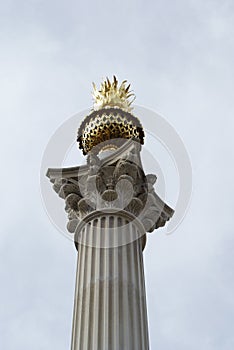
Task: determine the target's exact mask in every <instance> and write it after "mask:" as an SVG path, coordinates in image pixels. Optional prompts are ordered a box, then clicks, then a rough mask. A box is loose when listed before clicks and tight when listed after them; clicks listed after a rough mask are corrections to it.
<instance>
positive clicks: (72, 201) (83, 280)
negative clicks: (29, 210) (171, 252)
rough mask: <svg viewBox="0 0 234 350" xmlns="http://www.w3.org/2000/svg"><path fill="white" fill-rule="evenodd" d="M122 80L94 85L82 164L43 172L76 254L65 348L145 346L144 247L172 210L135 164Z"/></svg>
mask: <svg viewBox="0 0 234 350" xmlns="http://www.w3.org/2000/svg"><path fill="white" fill-rule="evenodd" d="M133 99H134V95H133V94H132V93H131V91H130V85H128V86H127V84H126V81H123V82H122V84H120V85H119V83H118V81H117V79H116V77H114V78H113V81H112V82H111V81H110V80H109V79H106V80H105V81H104V82H103V83H102V84H101V87H100V89H97V88H96V86H95V85H94V106H93V109H92V110H91V112H90V113H89V115H87V116H86V117H85V118H84V120H83V122H82V123H81V125H80V127H79V130H78V138H77V141H78V144H79V148H80V149H81V150H82V151H83V154H84V155H87V161H86V164H85V165H81V166H77V167H72V168H63V169H48V172H47V176H48V177H49V179H50V181H51V182H52V184H53V189H54V190H55V191H56V192H57V194H58V195H59V197H61V198H62V199H63V200H64V201H65V210H66V212H67V215H68V224H67V229H68V231H69V232H70V233H71V234H72V235H73V237H74V243H75V246H76V249H77V252H78V260H77V276H76V288H75V298H74V315H73V329H72V342H71V350H147V349H149V337H148V323H147V310H146V293H145V281H144V266H143V254H142V252H143V250H144V247H145V244H146V235H147V232H153V231H154V230H155V229H157V228H158V227H161V226H164V225H165V223H166V222H167V221H168V220H169V219H170V218H171V217H172V215H173V210H172V209H171V208H170V207H169V206H168V205H166V204H165V203H164V202H163V201H162V200H161V199H160V198H159V196H158V195H157V194H156V192H155V190H154V184H155V182H156V176H155V175H153V174H148V175H146V174H145V173H144V170H143V168H142V163H141V157H140V153H141V147H142V145H143V144H144V136H145V135H144V130H143V127H142V125H141V122H140V120H139V119H138V118H137V117H136V116H134V114H133V112H132V110H133V108H132V102H133Z"/></svg>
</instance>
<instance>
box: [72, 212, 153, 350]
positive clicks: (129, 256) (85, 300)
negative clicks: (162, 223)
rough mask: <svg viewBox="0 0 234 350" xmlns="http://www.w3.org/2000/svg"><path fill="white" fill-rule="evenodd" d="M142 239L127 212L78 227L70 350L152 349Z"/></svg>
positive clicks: (138, 226)
mask: <svg viewBox="0 0 234 350" xmlns="http://www.w3.org/2000/svg"><path fill="white" fill-rule="evenodd" d="M142 234H144V228H143V226H142V225H141V223H140V222H139V221H136V220H134V217H133V216H132V215H130V214H129V213H127V212H124V211H123V212H121V213H117V214H116V213H114V212H113V213H108V212H107V213H105V212H103V214H102V215H101V216H100V214H98V215H91V216H90V218H86V223H85V224H82V225H80V226H78V227H77V232H76V235H77V237H78V236H79V238H78V240H79V242H78V263H77V278H76V293H75V303H74V320H73V335H72V347H71V349H72V350H81V349H82V350H98V349H103V350H110V349H111V350H119V349H126V350H128V349H134V350H147V349H149V341H148V324H147V312H146V295H145V284H144V283H145V282H144V267H143V257H142V248H143V244H144V236H142Z"/></svg>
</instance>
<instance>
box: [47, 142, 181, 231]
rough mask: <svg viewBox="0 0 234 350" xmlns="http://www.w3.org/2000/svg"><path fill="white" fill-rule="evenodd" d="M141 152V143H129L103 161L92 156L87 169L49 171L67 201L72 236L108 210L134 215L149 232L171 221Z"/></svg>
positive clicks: (53, 181) (88, 159)
mask: <svg viewBox="0 0 234 350" xmlns="http://www.w3.org/2000/svg"><path fill="white" fill-rule="evenodd" d="M140 148H141V145H140V144H139V143H138V142H135V141H133V140H128V141H126V142H125V143H124V144H123V146H121V147H120V148H119V149H117V150H116V151H115V152H114V153H112V154H111V155H110V156H108V157H106V158H104V159H99V157H98V156H97V155H96V154H92V153H90V154H89V155H88V157H87V165H83V166H80V167H74V168H64V169H49V170H48V172H47V176H48V177H49V179H50V181H51V182H52V183H53V188H54V190H55V191H56V192H57V193H58V195H59V196H60V197H61V198H62V199H64V200H65V210H66V212H67V214H68V220H69V222H68V225H67V228H68V231H69V232H71V233H73V232H75V230H76V227H77V225H78V224H79V222H80V221H81V220H83V219H84V218H85V216H86V215H88V214H89V213H91V212H93V211H95V210H99V211H101V210H102V209H106V208H114V209H117V210H118V209H119V210H125V211H127V212H129V213H131V214H134V216H136V217H137V218H138V219H139V220H140V221H141V222H142V224H143V225H144V228H145V230H146V231H147V232H152V231H154V229H156V228H158V227H161V226H164V225H165V223H166V221H168V220H169V219H170V218H171V216H172V215H173V212H174V211H173V209H171V208H170V207H169V206H167V205H166V204H165V203H164V202H163V201H162V200H161V199H160V198H159V197H158V195H157V194H156V193H155V191H154V187H153V185H154V184H155V182H156V179H157V177H156V175H153V174H148V175H145V174H144V171H143V170H142V166H141V160H140Z"/></svg>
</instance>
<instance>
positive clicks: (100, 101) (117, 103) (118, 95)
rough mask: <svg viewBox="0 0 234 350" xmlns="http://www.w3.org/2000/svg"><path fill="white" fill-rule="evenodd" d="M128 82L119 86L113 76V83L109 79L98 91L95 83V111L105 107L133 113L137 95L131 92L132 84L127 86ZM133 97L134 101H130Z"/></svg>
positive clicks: (125, 81)
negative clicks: (132, 105) (133, 103)
mask: <svg viewBox="0 0 234 350" xmlns="http://www.w3.org/2000/svg"><path fill="white" fill-rule="evenodd" d="M126 84H127V80H124V81H123V82H122V83H121V84H120V86H118V80H117V79H116V77H115V76H113V81H112V82H110V80H109V79H108V78H106V80H104V81H103V82H102V83H101V86H100V89H97V87H96V85H95V84H94V83H93V98H94V106H93V109H94V110H99V109H101V108H103V107H107V106H108V107H119V108H121V109H123V110H125V111H127V112H131V110H132V107H131V104H132V102H133V101H134V100H135V95H134V94H133V93H132V91H130V84H129V85H127V86H126ZM131 97H132V99H130V98H131Z"/></svg>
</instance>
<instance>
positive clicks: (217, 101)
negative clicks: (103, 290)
mask: <svg viewBox="0 0 234 350" xmlns="http://www.w3.org/2000/svg"><path fill="white" fill-rule="evenodd" d="M0 14H1V18H0V43H1V52H0V62H1V66H0V69H1V73H0V74H1V78H0V84H1V91H0V93H1V103H0V110H1V142H2V145H1V148H0V152H1V165H2V166H1V183H0V186H1V204H0V205H1V208H0V210H1V227H0V230H1V234H0V259H1V262H0V283H1V287H0V297H1V299H0V300H1V311H0V348H1V349H3V350H32V349H33V350H51V349H56V350H67V349H69V347H70V340H71V323H72V310H73V296H74V285H75V267H76V251H75V249H74V246H73V244H72V242H71V241H70V240H68V239H66V238H65V237H64V236H63V235H61V234H60V233H59V232H58V231H57V230H56V228H55V227H54V225H53V224H52V223H51V221H50V220H49V218H48V216H47V215H46V213H45V211H44V207H43V203H42V201H41V196H40V185H39V173H40V166H41V159H42V156H43V152H44V150H45V147H46V145H47V143H48V141H49V139H50V138H51V136H52V134H53V133H54V131H55V130H56V129H57V128H58V126H59V125H61V124H62V123H63V122H64V121H65V120H66V119H67V118H69V117H71V116H72V115H74V114H75V113H77V112H79V111H81V110H84V109H87V108H89V107H90V106H91V104H92V99H91V94H90V92H91V82H92V81H95V82H96V83H97V84H98V83H99V82H100V81H101V79H102V77H105V76H106V75H109V76H111V75H113V74H116V75H117V76H118V78H119V79H120V80H122V79H128V81H129V82H131V83H132V88H133V89H134V91H135V93H136V96H137V99H136V103H137V104H139V105H143V106H145V107H149V108H151V109H153V110H155V111H157V112H159V113H161V114H162V115H163V116H164V117H165V118H166V119H167V120H168V122H169V123H171V124H172V125H173V126H174V128H175V130H176V131H177V132H178V133H179V135H180V137H181V138H182V140H183V141H184V144H185V146H186V148H187V151H188V153H189V155H190V158H191V163H192V167H193V196H192V201H191V204H190V208H189V211H188V213H187V215H186V217H185V219H184V221H183V223H182V224H181V225H180V227H179V228H178V230H177V231H176V232H174V233H173V234H172V235H169V236H168V235H166V234H165V230H164V229H159V230H158V231H157V232H156V231H155V232H154V233H153V234H151V235H150V236H149V237H148V242H147V247H146V249H145V252H144V259H145V273H146V288H147V303H148V314H149V331H150V343H151V349H152V350H156V349H160V350H172V349H173V350H187V349H190V350H198V349H199V350H232V349H233V348H234V333H233V322H234V280H233V278H234V276H233V271H234V254H233V253H234V240H233V231H234V230H233V208H234V203H233V202H234V200H233V198H234V197H233V189H234V181H233V178H234V174H233V153H234V140H233V139H234V137H233V130H234V121H233V120H234V118H233V112H234V92H233V91H234V89H233V78H234V64H233V62H234V45H233V44H234V42H233V41H234V3H233V1H232V0H229V1H226V0H223V1H218V0H213V1H208V0H206V1H204V0H203V1H202V0H193V1H192V0H187V1H182V0H179V1H169V0H163V1H158V0H155V1H145V2H143V1H127V2H126V1H122V0H120V1H97V2H90V1H83V2H82V3H81V2H80V1H65V0H61V1H60V0H57V1H54V0H52V1H40V0H28V1H24V0H21V1H16V0H15V1H10V0H9V1H7V0H6V1H4V2H2V3H1V8H0ZM74 135H75V130H74ZM72 137H73V136H71V138H72ZM71 142H72V141H71ZM146 147H149V148H150V142H148V144H146ZM79 152H80V151H78V150H77V164H80V159H81V156H80V155H78V153H79ZM55 165H56V164H52V165H51V166H55ZM72 165H74V164H72ZM170 178H171V182H170ZM166 179H167V181H168V182H170V183H172V182H173V174H171V175H168V174H167V177H166ZM166 186H167V184H166ZM168 186H169V185H168ZM156 189H157V188H156ZM51 191H52V189H51ZM57 200H58V206H59V205H60V204H59V198H57ZM173 200H174V197H173V195H172V197H171V198H170V196H169V197H168V198H167V201H168V203H169V204H170V205H171V206H173ZM64 216H65V213H64Z"/></svg>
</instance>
